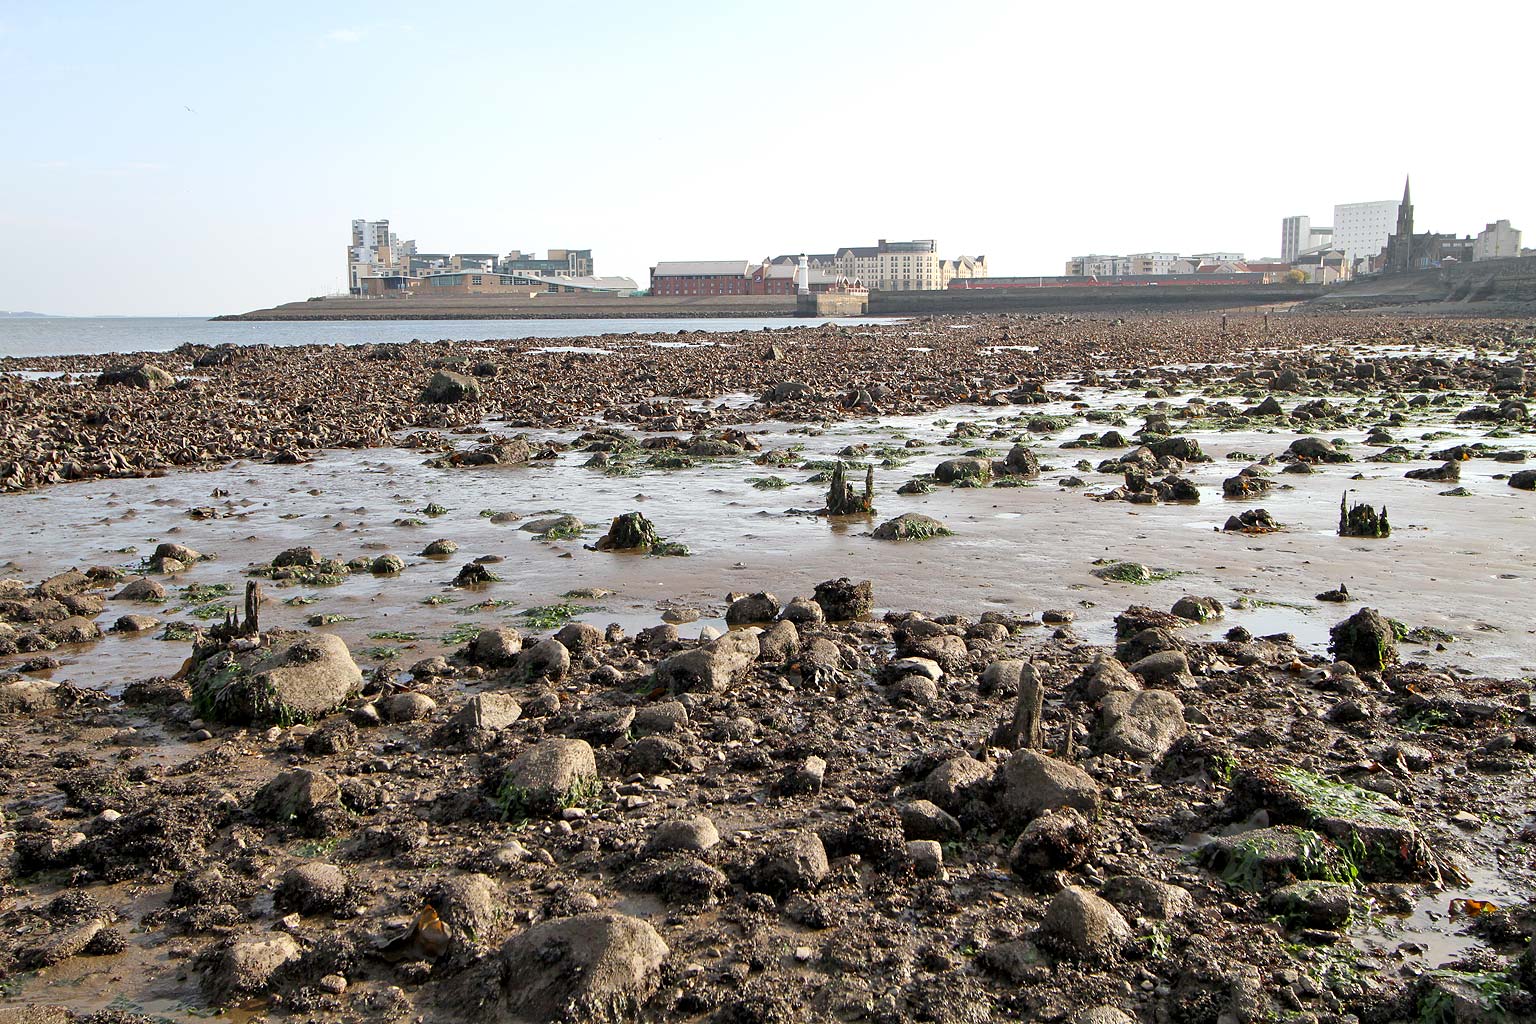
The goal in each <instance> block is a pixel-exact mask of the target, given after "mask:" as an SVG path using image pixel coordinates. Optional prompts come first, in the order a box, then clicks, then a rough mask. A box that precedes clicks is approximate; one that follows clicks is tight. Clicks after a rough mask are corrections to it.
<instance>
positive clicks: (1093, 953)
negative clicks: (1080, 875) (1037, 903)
mask: <svg viewBox="0 0 1536 1024" xmlns="http://www.w3.org/2000/svg"><path fill="white" fill-rule="evenodd" d="M1040 931H1041V933H1042V935H1043V936H1044V937H1045V938H1046V939H1047V940H1048V942H1049V943H1050V944H1051V945H1052V946H1054V947H1055V948H1056V949H1058V950H1060V951H1061V952H1062V953H1064V954H1066V955H1068V956H1073V957H1076V958H1077V959H1080V960H1099V959H1102V958H1105V957H1112V956H1115V955H1116V954H1118V953H1119V952H1120V950H1121V949H1123V948H1124V947H1125V944H1126V943H1128V942H1130V941H1131V926H1130V925H1129V924H1127V923H1126V920H1125V918H1124V917H1122V916H1121V914H1120V911H1118V910H1116V909H1115V908H1114V906H1113V905H1112V904H1111V903H1110V902H1109V901H1108V900H1105V899H1103V898H1102V897H1100V896H1097V895H1095V894H1094V893H1092V892H1089V891H1088V890H1087V889H1084V888H1082V887H1080V886H1076V885H1069V886H1067V887H1066V888H1065V889H1063V890H1061V891H1060V892H1058V893H1057V894H1056V895H1055V896H1053V897H1052V898H1051V902H1050V904H1049V905H1047V906H1046V908H1045V919H1044V920H1043V921H1042V922H1041V923H1040Z"/></svg>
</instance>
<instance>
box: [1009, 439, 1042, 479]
mask: <svg viewBox="0 0 1536 1024" xmlns="http://www.w3.org/2000/svg"><path fill="white" fill-rule="evenodd" d="M1003 466H1004V467H1005V468H1006V469H1007V470H1008V473H1009V475H1010V476H1019V477H1023V478H1024V479H1026V480H1033V479H1035V478H1036V477H1038V476H1039V475H1040V459H1039V458H1038V457H1037V456H1036V455H1035V453H1034V452H1033V451H1032V450H1031V449H1029V448H1026V447H1024V446H1023V445H1022V444H1016V445H1014V446H1013V447H1012V448H1010V449H1008V454H1007V456H1005V457H1004V459H1003Z"/></svg>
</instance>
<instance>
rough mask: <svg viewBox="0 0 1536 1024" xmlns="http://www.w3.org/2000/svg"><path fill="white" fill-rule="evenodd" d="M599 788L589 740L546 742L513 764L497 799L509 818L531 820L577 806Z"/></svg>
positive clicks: (524, 754) (521, 756)
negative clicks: (527, 818)
mask: <svg viewBox="0 0 1536 1024" xmlns="http://www.w3.org/2000/svg"><path fill="white" fill-rule="evenodd" d="M597 784H598V776H597V759H596V757H594V756H593V753H592V747H591V745H590V744H589V743H587V741H586V740H569V739H546V740H541V741H539V742H538V743H536V744H534V745H533V746H532V747H529V748H528V749H527V750H526V751H524V752H523V753H522V754H521V755H519V757H518V758H517V760H515V761H513V762H512V764H511V765H510V766H509V767H508V768H507V770H506V773H505V774H504V775H503V776H502V780H501V787H500V789H499V790H498V791H497V794H496V795H497V799H498V800H499V801H500V802H501V805H502V811H503V813H504V815H505V816H507V817H512V818H518V817H530V816H534V815H546V814H552V813H554V812H556V811H558V810H560V809H561V808H563V807H573V806H576V805H577V804H579V803H580V802H581V800H582V798H583V797H584V796H585V795H586V793H587V791H588V790H591V789H595V788H596V786H597Z"/></svg>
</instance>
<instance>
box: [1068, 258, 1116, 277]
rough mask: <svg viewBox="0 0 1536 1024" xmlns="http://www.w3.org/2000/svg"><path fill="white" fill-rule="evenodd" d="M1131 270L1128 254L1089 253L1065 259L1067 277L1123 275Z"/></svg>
mask: <svg viewBox="0 0 1536 1024" xmlns="http://www.w3.org/2000/svg"><path fill="white" fill-rule="evenodd" d="M1130 272H1131V260H1130V257H1128V256H1102V255H1099V254H1098V253H1091V254H1089V255H1087V256H1074V257H1072V258H1071V259H1069V260H1067V269H1066V276H1067V277H1124V276H1126V275H1127V274H1129V273H1130Z"/></svg>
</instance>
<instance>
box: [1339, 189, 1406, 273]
mask: <svg viewBox="0 0 1536 1024" xmlns="http://www.w3.org/2000/svg"><path fill="white" fill-rule="evenodd" d="M1398 205H1399V204H1398V201H1397V200H1396V199H1381V200H1378V201H1376V202H1371V203H1344V204H1342V205H1339V206H1335V207H1334V208H1333V242H1332V245H1333V248H1335V249H1338V250H1339V251H1340V252H1342V253H1343V254H1344V257H1345V259H1347V260H1348V261H1349V262H1350V263H1351V264H1353V263H1354V262H1355V261H1356V260H1360V259H1369V258H1370V257H1372V256H1376V255H1378V254H1380V252H1381V250H1383V249H1385V248H1386V247H1387V238H1388V236H1390V235H1391V234H1392V233H1393V232H1394V231H1396V230H1397V208H1398Z"/></svg>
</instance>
